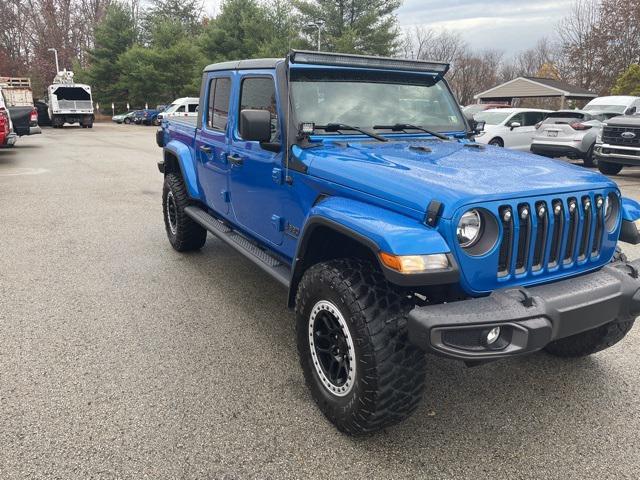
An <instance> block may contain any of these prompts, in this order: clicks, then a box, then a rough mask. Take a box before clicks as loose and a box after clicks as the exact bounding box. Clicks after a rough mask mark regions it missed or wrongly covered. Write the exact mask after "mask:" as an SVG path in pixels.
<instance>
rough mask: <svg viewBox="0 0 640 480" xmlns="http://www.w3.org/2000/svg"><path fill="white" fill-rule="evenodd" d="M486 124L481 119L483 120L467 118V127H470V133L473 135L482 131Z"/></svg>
mask: <svg viewBox="0 0 640 480" xmlns="http://www.w3.org/2000/svg"><path fill="white" fill-rule="evenodd" d="M486 124H487V122H485V121H483V120H480V121H478V120H473V119H471V120H469V127H470V128H471V133H472V134H473V135H477V134H479V133H480V132H482V131H484V126H485V125H486Z"/></svg>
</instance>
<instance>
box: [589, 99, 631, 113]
mask: <svg viewBox="0 0 640 480" xmlns="http://www.w3.org/2000/svg"><path fill="white" fill-rule="evenodd" d="M583 110H584V111H586V112H591V111H596V112H616V113H617V114H618V115H633V114H634V113H635V112H637V111H638V110H640V97H632V96H629V95H612V96H610V97H598V98H594V99H593V100H591V101H590V102H589V103H587V104H586V105H585V106H584V108H583Z"/></svg>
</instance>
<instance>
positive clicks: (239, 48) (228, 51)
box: [201, 0, 269, 62]
mask: <svg viewBox="0 0 640 480" xmlns="http://www.w3.org/2000/svg"><path fill="white" fill-rule="evenodd" d="M268 30H269V29H268V22H267V14H266V11H265V8H264V7H263V6H262V5H260V4H258V2H257V1H256V0H225V1H224V2H223V3H222V8H221V11H220V14H219V15H218V16H217V17H216V18H215V19H214V20H212V21H211V22H210V23H209V24H208V25H207V27H206V28H205V31H204V34H203V36H202V41H201V46H202V50H203V53H204V55H205V56H206V57H207V59H208V60H209V61H211V62H219V61H224V60H238V59H243V58H255V57H258V56H259V52H260V48H261V47H262V46H263V45H264V44H265V42H266V41H268V39H269V31H268Z"/></svg>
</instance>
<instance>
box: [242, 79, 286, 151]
mask: <svg viewBox="0 0 640 480" xmlns="http://www.w3.org/2000/svg"><path fill="white" fill-rule="evenodd" d="M276 105H277V104H276V88H275V84H274V83H273V78H271V77H255V78H245V79H244V80H243V81H242V92H241V93H240V110H241V111H242V110H245V109H250V110H268V111H269V112H270V113H271V141H272V142H274V143H275V142H277V141H278V136H279V132H278V112H277V109H276Z"/></svg>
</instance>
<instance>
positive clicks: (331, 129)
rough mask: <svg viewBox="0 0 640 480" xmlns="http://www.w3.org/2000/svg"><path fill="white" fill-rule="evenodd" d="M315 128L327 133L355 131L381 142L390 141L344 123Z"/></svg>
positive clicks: (316, 126)
mask: <svg viewBox="0 0 640 480" xmlns="http://www.w3.org/2000/svg"><path fill="white" fill-rule="evenodd" d="M315 128H321V129H323V130H324V131H325V132H339V131H340V130H353V131H354V132H359V133H362V134H364V135H366V136H368V137H371V138H375V139H376V140H378V141H379V142H388V141H389V139H388V138H385V137H383V136H381V135H378V134H376V133H373V132H369V131H367V130H364V129H362V128H360V127H353V126H351V125H345V124H344V123H327V124H326V125H315Z"/></svg>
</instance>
